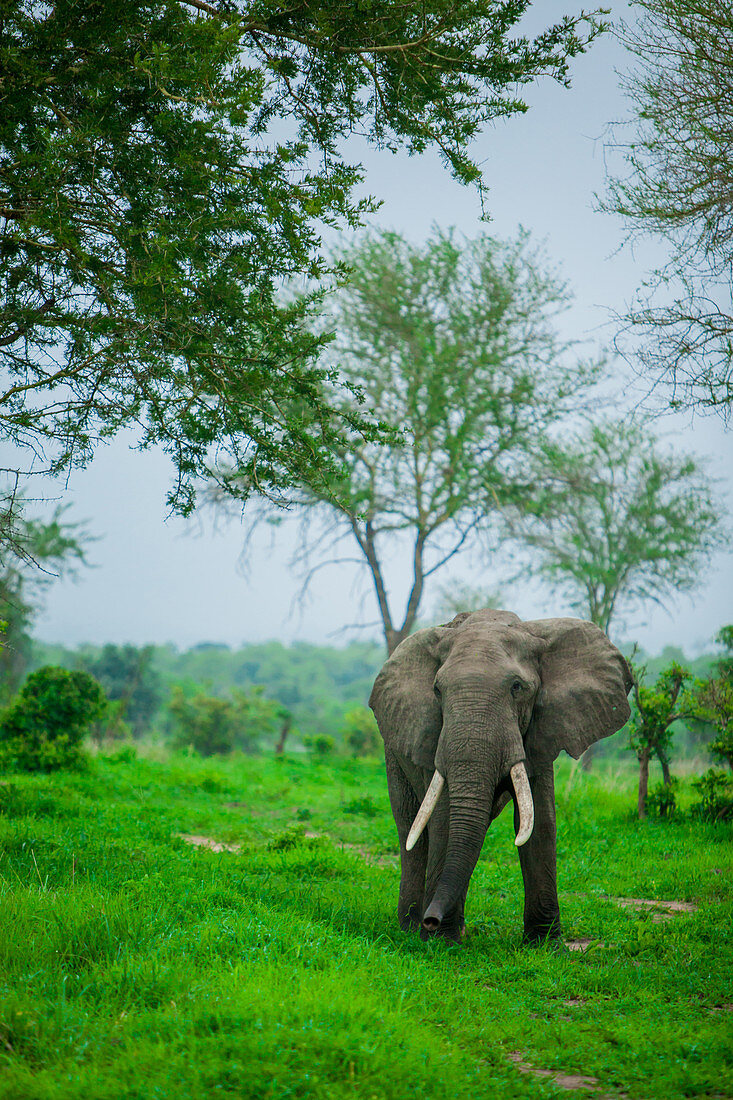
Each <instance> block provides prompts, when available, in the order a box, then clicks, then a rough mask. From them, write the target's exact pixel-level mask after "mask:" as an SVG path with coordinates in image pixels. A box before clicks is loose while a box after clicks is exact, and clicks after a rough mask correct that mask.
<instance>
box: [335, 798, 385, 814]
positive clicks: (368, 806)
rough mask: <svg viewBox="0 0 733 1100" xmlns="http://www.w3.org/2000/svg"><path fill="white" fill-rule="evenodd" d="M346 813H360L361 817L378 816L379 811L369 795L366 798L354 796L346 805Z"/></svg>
mask: <svg viewBox="0 0 733 1100" xmlns="http://www.w3.org/2000/svg"><path fill="white" fill-rule="evenodd" d="M344 813H345V814H358V815H359V816H360V817H376V816H377V814H378V813H379V810H378V808H377V807H376V806H375V805H374V803H373V802H372V800H371V798H370V797H369V795H367V796H366V797H365V798H352V800H351V802H347V803H346V804H345V806H344Z"/></svg>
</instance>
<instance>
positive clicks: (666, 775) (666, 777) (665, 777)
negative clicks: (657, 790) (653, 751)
mask: <svg viewBox="0 0 733 1100" xmlns="http://www.w3.org/2000/svg"><path fill="white" fill-rule="evenodd" d="M659 763H660V764H661V765H662V781H663V783H664V785H665V787H671V786H672V773H671V772H670V770H669V760H666V759H665V757H663V756H660V757H659Z"/></svg>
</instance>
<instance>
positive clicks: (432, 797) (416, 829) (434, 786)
mask: <svg viewBox="0 0 733 1100" xmlns="http://www.w3.org/2000/svg"><path fill="white" fill-rule="evenodd" d="M444 786H445V779H444V778H443V776H442V775H441V774H440V772H438V771H436V772H435V774H434V775H433V778H432V779H431V780H430V786H429V787H428V789H427V791H426V792H425V797H424V798H423V800H422V806H421V807H420V809H419V810H418V811H417V817H416V818H415V820H414V821H413V823H412V828H411V829H410V832H409V834H408V837H407V843H406V844H405V848H406V849H407V851H408V852H411V851H412V849H413V848H414V847H415V845H416V844H417V842H418V840H419V839H420V837H421V836H422V831H423V829H424V828H425V826H426V825H427V823H428V821H429V820H430V815H431V814H432V812H433V810H434V809H435V805H436V803H437V801H438V799H439V798H440V792H441V791H442V790H443V787H444ZM530 798H531V795H530Z"/></svg>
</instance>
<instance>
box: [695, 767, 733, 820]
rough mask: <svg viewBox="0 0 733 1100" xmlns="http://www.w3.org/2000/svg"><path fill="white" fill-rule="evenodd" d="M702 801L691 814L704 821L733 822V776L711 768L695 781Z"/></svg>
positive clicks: (697, 803)
mask: <svg viewBox="0 0 733 1100" xmlns="http://www.w3.org/2000/svg"><path fill="white" fill-rule="evenodd" d="M692 785H693V787H694V788H695V790H697V791H699V792H700V796H701V797H700V801H699V802H696V803H695V805H694V806H692V807H691V813H692V814H693V815H694V816H695V817H699V818H702V820H703V821H733V776H732V775H730V774H729V773H728V772H724V771H722V770H721V769H720V768H710V770H709V771H706V772H705V774H704V775H701V776H700V778H699V779H695V780H693V783H692Z"/></svg>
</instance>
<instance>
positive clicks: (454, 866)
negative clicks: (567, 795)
mask: <svg viewBox="0 0 733 1100" xmlns="http://www.w3.org/2000/svg"><path fill="white" fill-rule="evenodd" d="M518 732H519V731H517V733H518ZM505 745H506V747H505V750H504V752H502V754H501V757H500V758H498V759H497V757H494V758H493V759H491V758H490V757H489V758H488V759H487V757H486V756H485V755H483V754H482V753H481V752H480V751H474V752H473V753H471V752H470V751H469V752H468V753H466V746H465V743H464V746H463V752H461V754H460V755H461V758H460V759H456V758H455V757H454V758H453V759H451V758H450V757H451V755H452V754H450V753H449V754H448V757H447V758H446V759H445V762H444V767H445V772H446V779H447V782H448V792H449V796H450V817H449V825H448V847H447V850H446V857H445V864H444V866H443V871H442V874H441V877H440V881H439V882H438V886H437V889H436V891H435V894H434V896H433V898H432V899H431V901H430V904H429V906H428V908H427V909H426V911H425V914H424V916H423V924H424V926H425V927H426V928H427V929H428V931H436V930H437V929H438V928H439V927H440V925H441V923H442V922H443V920H444V919H445V917H446V916H447V915H448V914H450V913H451V912H453V911H454V910H455V908H456V906H457V905H458V904H459V902H460V900H461V898H462V897H463V896H464V895H465V893H466V890H467V889H468V883H469V880H470V878H471V875H472V874H473V870H474V868H475V866H476V863H477V861H478V857H479V855H480V853H481V847H482V845H483V842H484V839H485V837H486V832H487V829H488V827H489V822H490V820H491V811H492V807H493V803H494V795H495V792H496V788H497V785H498V783H499V782H500V781H501V780H502V779H503V778H504V777H505V776H506V775H507V773H509V775H510V777H511V781H512V785H513V787H514V793H515V796H516V801H517V808H518V810H519V828H518V830H517V836H516V840H515V843H516V844H517V845H520V844H524V843H525V842H526V841H527V840H528V839H529V837H530V835H531V833H532V828H533V824H534V806H533V803H532V792H531V789H530V785H529V779H528V777H527V770H526V767H525V765H524V761H523V759H522V758H523V755H524V749H523V746H522V742H521V739H520V738H519V737H518V738H517V741H516V744H515V743H514V738H512V739H511V743H510V744H506V743H505ZM476 748H478V746H477V747H476ZM482 756H483V759H482ZM440 778H441V776H440V773H438V772H436V776H435V777H434V782H433V784H431V788H430V790H432V789H433V788H434V785H438V784H437V783H436V779H437V780H440ZM429 793H430V791H429ZM426 800H427V796H426ZM420 816H421V815H420V814H419V813H418V818H420ZM426 820H427V818H425V821H426ZM416 824H417V821H416ZM423 827H424V824H423Z"/></svg>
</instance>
